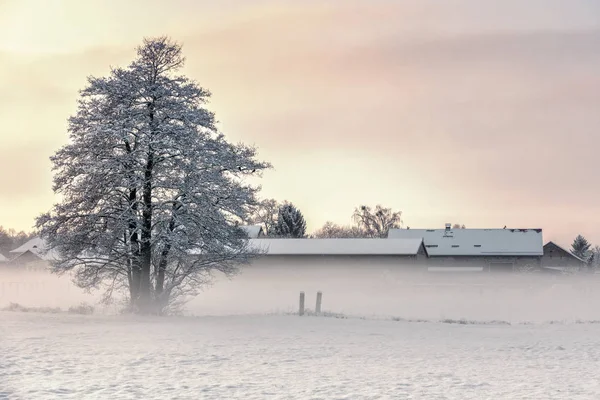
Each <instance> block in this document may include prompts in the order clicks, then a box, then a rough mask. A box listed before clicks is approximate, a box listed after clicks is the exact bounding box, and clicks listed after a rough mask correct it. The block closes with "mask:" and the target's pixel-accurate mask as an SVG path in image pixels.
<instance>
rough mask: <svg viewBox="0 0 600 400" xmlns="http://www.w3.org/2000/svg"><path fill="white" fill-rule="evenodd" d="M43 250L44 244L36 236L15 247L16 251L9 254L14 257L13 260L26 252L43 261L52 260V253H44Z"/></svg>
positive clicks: (44, 248) (42, 240)
mask: <svg viewBox="0 0 600 400" xmlns="http://www.w3.org/2000/svg"><path fill="white" fill-rule="evenodd" d="M45 250H46V242H45V241H44V239H42V238H41V237H39V236H37V237H34V238H33V239H31V240H29V241H27V242H26V243H24V244H22V245H21V246H19V247H17V248H16V249H14V250H11V251H10V253H11V254H14V255H16V257H15V259H16V258H17V257H19V256H20V255H21V254H23V253H26V252H28V251H29V252H31V253H33V254H35V255H36V256H38V257H39V258H41V259H42V260H45V261H49V260H52V259H54V252H53V251H48V252H46V251H45ZM13 260H14V259H13Z"/></svg>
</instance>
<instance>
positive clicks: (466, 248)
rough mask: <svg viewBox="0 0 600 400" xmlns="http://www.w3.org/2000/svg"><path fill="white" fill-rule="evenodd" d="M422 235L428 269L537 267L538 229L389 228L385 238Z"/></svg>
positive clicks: (540, 243) (540, 246) (540, 242)
mask: <svg viewBox="0 0 600 400" xmlns="http://www.w3.org/2000/svg"><path fill="white" fill-rule="evenodd" d="M410 238H422V239H423V243H424V245H425V248H426V249H427V253H428V255H429V259H428V263H427V264H428V265H427V269H428V270H429V271H431V272H450V271H464V272H469V271H471V272H506V271H511V272H512V271H515V270H519V269H539V268H540V266H541V258H542V256H543V254H544V251H543V240H542V230H541V229H452V228H451V227H450V225H449V224H448V225H446V228H445V229H391V230H390V232H389V234H388V240H397V239H410Z"/></svg>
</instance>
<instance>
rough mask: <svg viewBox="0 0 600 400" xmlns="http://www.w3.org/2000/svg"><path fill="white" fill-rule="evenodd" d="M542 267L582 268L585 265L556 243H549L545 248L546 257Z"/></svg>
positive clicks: (543, 259)
mask: <svg viewBox="0 0 600 400" xmlns="http://www.w3.org/2000/svg"><path fill="white" fill-rule="evenodd" d="M542 266H544V267H569V268H582V267H584V263H583V262H581V261H580V260H578V259H577V258H575V257H573V255H572V254H571V253H569V252H567V251H565V250H563V249H561V248H560V247H558V246H557V245H555V244H554V243H548V244H546V245H545V246H544V256H543V257H542Z"/></svg>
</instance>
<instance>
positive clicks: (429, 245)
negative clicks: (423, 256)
mask: <svg viewBox="0 0 600 400" xmlns="http://www.w3.org/2000/svg"><path fill="white" fill-rule="evenodd" d="M425 247H438V245H437V244H428V245H426V246H425Z"/></svg>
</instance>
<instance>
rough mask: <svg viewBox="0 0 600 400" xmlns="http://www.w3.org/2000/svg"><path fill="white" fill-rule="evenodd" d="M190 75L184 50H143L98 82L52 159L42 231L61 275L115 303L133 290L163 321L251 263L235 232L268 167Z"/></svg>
mask: <svg viewBox="0 0 600 400" xmlns="http://www.w3.org/2000/svg"><path fill="white" fill-rule="evenodd" d="M183 65H184V57H183V55H182V52H181V46H180V45H179V44H177V43H174V42H172V41H171V40H170V39H169V38H167V37H160V38H153V39H145V40H144V42H143V45H142V46H140V47H138V48H137V57H136V58H135V60H134V61H133V62H132V63H131V64H130V65H129V66H128V67H126V68H116V69H113V70H112V71H111V73H110V75H109V76H108V77H102V78H95V77H91V78H89V80H88V86H87V87H86V88H85V89H84V90H82V91H81V93H80V94H81V98H80V100H79V106H78V110H77V113H76V115H74V116H73V117H71V118H70V119H69V125H68V132H69V143H68V144H67V145H65V146H64V147H62V148H61V149H60V150H59V151H58V152H57V153H56V154H55V155H54V156H53V157H52V158H51V161H52V163H53V170H54V172H55V175H54V191H55V192H56V193H57V194H59V195H60V196H61V200H60V202H59V203H58V204H56V205H55V206H54V207H53V209H52V210H51V211H50V212H48V213H46V214H43V215H41V216H40V217H39V218H38V220H37V227H38V228H39V229H40V233H41V235H42V236H43V237H44V238H45V239H46V240H47V242H48V245H49V248H50V249H54V250H56V251H57V252H58V254H59V259H58V260H56V261H55V262H54V263H53V269H54V271H55V272H58V273H62V272H65V271H73V272H74V276H75V282H76V283H77V284H78V285H79V286H81V287H83V288H87V289H92V288H100V287H104V288H105V289H106V291H105V295H106V298H110V297H111V296H112V294H113V293H114V292H115V291H116V290H119V289H126V291H127V294H128V295H129V298H130V301H131V305H132V307H133V309H135V310H138V311H140V312H161V311H163V310H165V309H166V308H167V307H169V306H170V305H172V304H173V303H174V302H177V301H181V300H182V299H184V298H187V296H193V295H195V294H197V292H198V290H199V289H200V288H201V286H202V285H203V284H204V283H206V282H207V281H209V280H210V278H211V273H212V271H214V270H218V271H221V272H223V273H225V274H233V273H235V272H236V271H237V269H238V267H239V266H240V265H241V264H243V263H246V262H247V261H248V260H249V259H250V258H251V257H252V256H253V255H254V253H253V252H252V251H251V249H249V248H248V247H247V246H248V242H247V240H245V239H246V237H245V235H244V233H243V231H242V230H241V229H239V228H238V227H237V226H236V223H237V222H239V221H240V220H241V219H242V218H243V217H245V216H246V214H247V212H248V210H249V209H251V208H252V207H253V206H255V205H256V198H255V195H256V192H257V190H258V187H255V186H252V185H250V184H248V183H246V181H245V180H244V178H245V177H246V176H248V175H251V174H260V172H261V170H263V169H265V168H269V167H270V165H269V164H268V163H265V162H261V161H258V160H256V150H255V149H254V148H253V147H248V146H245V145H243V144H232V143H229V142H228V141H227V140H226V139H225V137H224V136H223V134H221V133H220V132H218V130H217V129H216V127H215V119H214V115H213V114H212V113H211V112H209V111H208V110H207V109H206V108H205V107H204V105H205V103H206V102H207V100H208V99H209V97H210V93H209V92H208V91H207V90H205V89H203V88H201V87H200V86H198V84H196V82H194V81H192V80H190V79H189V78H187V77H185V76H182V75H178V74H177V73H178V71H179V70H180V68H181V67H182V66H183Z"/></svg>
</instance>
